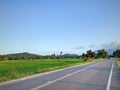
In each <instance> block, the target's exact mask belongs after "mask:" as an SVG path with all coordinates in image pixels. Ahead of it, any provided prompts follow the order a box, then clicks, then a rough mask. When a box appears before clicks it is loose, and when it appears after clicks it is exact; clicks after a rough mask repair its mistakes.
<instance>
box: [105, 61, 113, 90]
mask: <svg viewBox="0 0 120 90" xmlns="http://www.w3.org/2000/svg"><path fill="white" fill-rule="evenodd" d="M113 67H114V60H113V62H112V67H111V71H110V75H109V79H108V83H107V87H106V90H110V85H111V79H112V72H113Z"/></svg>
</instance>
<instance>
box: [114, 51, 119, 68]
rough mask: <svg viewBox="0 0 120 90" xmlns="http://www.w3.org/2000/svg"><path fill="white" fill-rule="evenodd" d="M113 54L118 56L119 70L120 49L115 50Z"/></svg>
mask: <svg viewBox="0 0 120 90" xmlns="http://www.w3.org/2000/svg"><path fill="white" fill-rule="evenodd" d="M113 56H114V57H115V58H116V61H117V65H118V67H119V70H120V49H118V50H116V51H114V52H113Z"/></svg>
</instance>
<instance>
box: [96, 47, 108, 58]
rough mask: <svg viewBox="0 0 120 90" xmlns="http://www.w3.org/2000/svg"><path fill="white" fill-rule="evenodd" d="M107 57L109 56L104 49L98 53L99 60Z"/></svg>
mask: <svg viewBox="0 0 120 90" xmlns="http://www.w3.org/2000/svg"><path fill="white" fill-rule="evenodd" d="M107 56H108V53H107V52H106V51H105V50H104V49H101V50H98V53H97V57H98V58H106V57H107Z"/></svg>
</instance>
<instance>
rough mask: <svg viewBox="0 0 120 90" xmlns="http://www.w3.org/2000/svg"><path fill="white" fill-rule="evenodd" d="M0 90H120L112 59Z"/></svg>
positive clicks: (7, 84) (4, 85)
mask: <svg viewBox="0 0 120 90" xmlns="http://www.w3.org/2000/svg"><path fill="white" fill-rule="evenodd" d="M0 90H120V72H119V71H118V67H117V65H116V62H115V60H114V59H109V60H100V61H97V62H92V63H88V64H84V65H77V66H74V67H69V68H65V69H60V70H56V71H52V72H48V73H43V74H38V75H34V76H29V77H26V78H21V79H18V80H13V81H10V82H5V83H1V84H0Z"/></svg>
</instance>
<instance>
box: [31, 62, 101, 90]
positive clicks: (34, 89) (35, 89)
mask: <svg viewBox="0 0 120 90" xmlns="http://www.w3.org/2000/svg"><path fill="white" fill-rule="evenodd" d="M97 64H99V63H95V64H93V65H91V66H89V67H86V68H84V69H81V70H78V71H76V72H73V73H71V74H68V75H65V76H63V77H61V78H58V79H56V80H53V81H50V82H47V83H45V84H43V85H40V86H38V87H36V88H33V89H32V90H37V89H40V88H42V87H44V86H47V85H49V84H52V83H54V82H57V81H59V80H62V79H64V78H67V77H69V76H71V75H73V74H76V73H79V72H82V71H85V70H87V69H89V68H90V67H93V66H95V65H97Z"/></svg>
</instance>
